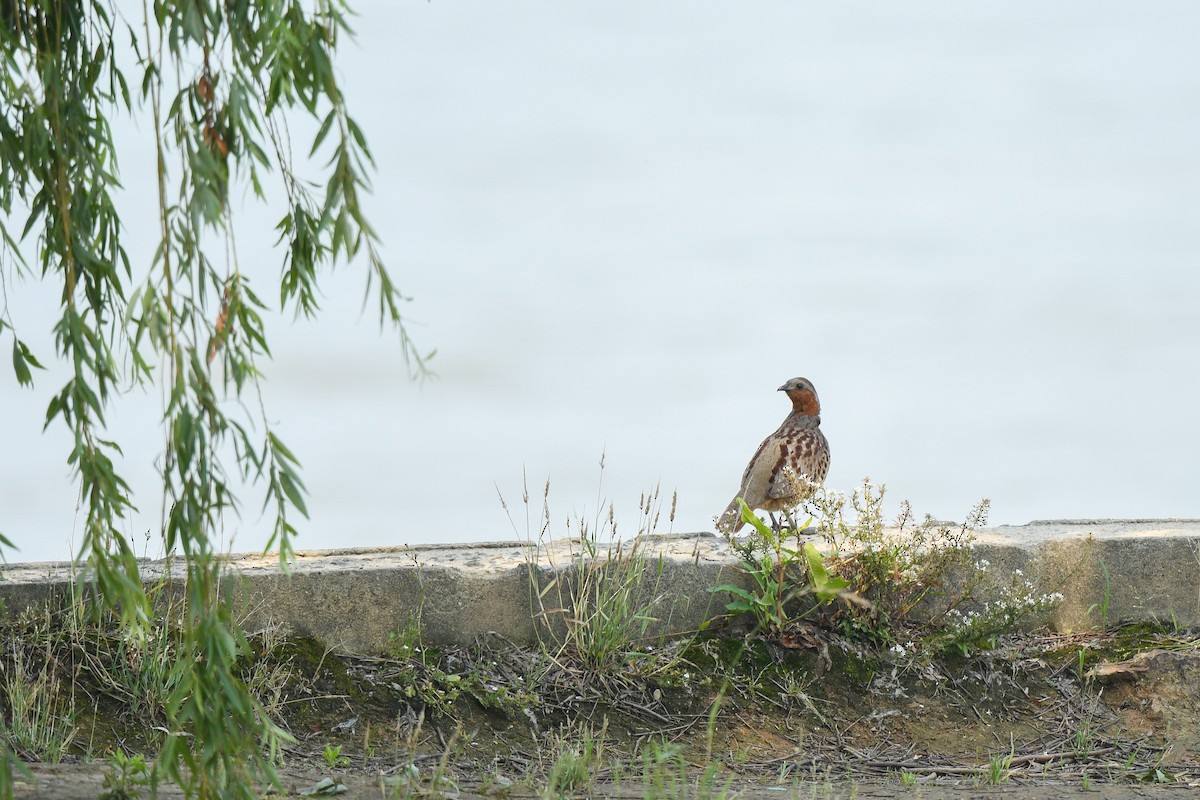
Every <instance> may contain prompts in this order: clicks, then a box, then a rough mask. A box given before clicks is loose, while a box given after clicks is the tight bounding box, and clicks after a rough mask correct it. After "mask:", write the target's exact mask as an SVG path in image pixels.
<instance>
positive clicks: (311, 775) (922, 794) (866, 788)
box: [15, 764, 1200, 800]
mask: <svg viewBox="0 0 1200 800" xmlns="http://www.w3.org/2000/svg"><path fill="white" fill-rule="evenodd" d="M32 772H33V774H34V777H35V780H34V781H32V782H30V781H28V780H26V779H20V780H18V781H17V784H16V792H15V796H16V797H18V798H29V799H30V800H55V799H57V800H95V798H97V797H98V796H99V795H100V794H101V792H102V791H104V789H103V778H102V776H103V772H104V768H103V766H102V765H96V764H54V765H50V764H36V765H32ZM323 777H328V776H327V775H323V774H322V773H321V772H320V771H319V770H285V771H284V773H283V774H282V775H281V778H282V784H283V789H284V793H283V795H282V796H290V797H297V796H300V795H299V792H300V791H301V790H302V789H304V788H306V787H309V786H312V785H313V784H315V783H316V782H317V781H319V780H321V779H322V778H323ZM337 780H338V782H339V783H341V784H343V785H344V786H345V787H346V791H345V792H344V793H341V794H338V795H336V796H337V797H342V798H346V800H366V799H367V798H393V797H397V796H400V795H397V793H396V789H395V787H393V786H388V785H387V784H385V783H383V782H382V780H381V777H380V776H369V775H361V774H341V775H338V777H337ZM722 786H723V787H725V788H726V794H727V796H729V797H741V798H745V800H756V799H757V798H781V797H782V798H788V800H792V799H793V798H794V799H795V800H807V798H814V800H816V799H819V800H853V798H913V800H918V799H919V800H976V798H978V799H979V800H987V799H988V798H995V797H1020V798H1026V799H1027V800H1054V799H1055V798H1062V797H1071V796H1077V797H1080V798H1087V797H1104V798H1113V800H1135V798H1151V799H1154V798H1161V800H1169V799H1170V798H1183V797H1195V796H1196V795H1197V793H1200V786H1197V785H1196V784H1184V783H1176V784H1167V785H1146V784H1093V785H1092V787H1091V788H1090V789H1086V790H1085V789H1084V788H1082V787H1081V786H1080V785H1078V784H1076V785H1070V784H1065V783H1058V782H1055V783H1049V784H1046V783H1036V782H1032V783H1026V782H1023V781H1019V782H1010V783H1007V784H1005V785H1001V786H975V785H972V784H971V783H970V782H962V781H959V782H945V783H938V782H935V781H925V782H921V783H918V784H917V785H914V786H903V785H901V783H900V781H899V780H889V781H881V780H845V779H843V780H835V781H821V782H810V781H796V782H791V783H786V784H785V783H770V782H759V781H751V780H733V781H731V782H729V783H728V784H725V783H723V784H722ZM695 790H696V787H694V786H693V787H689V788H688V789H687V790H686V791H684V792H681V793H680V794H679V795H676V796H681V797H695V796H697V795H696V794H695V793H694V792H695ZM267 796H272V795H267ZM446 796H447V797H457V798H459V799H460V800H475V799H476V798H479V799H480V800H482V799H483V798H496V797H499V796H503V797H509V798H541V797H542V796H543V795H542V793H541V792H537V791H529V790H528V789H525V788H521V787H514V788H513V789H512V790H511V791H509V792H507V793H505V794H503V795H498V794H496V793H491V794H485V793H483V792H482V791H481V789H480V787H479V786H478V785H470V784H464V785H463V786H460V787H459V788H458V789H457V790H455V791H453V792H452V793H451V794H448V795H446ZM574 796H589V797H598V798H613V800H617V799H618V798H629V800H641V798H645V797H652V796H656V795H655V793H654V788H653V787H650V786H647V785H644V784H638V783H629V782H624V783H622V784H621V785H619V786H614V785H613V784H611V783H598V784H596V785H594V786H592V787H591V788H590V789H589V790H588V791H587V792H586V794H583V795H574ZM159 797H163V798H181V797H183V793H182V792H180V791H179V790H178V789H177V788H175V787H174V786H165V787H161V788H160V790H159Z"/></svg>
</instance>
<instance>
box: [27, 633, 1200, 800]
mask: <svg viewBox="0 0 1200 800" xmlns="http://www.w3.org/2000/svg"><path fill="white" fill-rule="evenodd" d="M734 642H735V640H732V639H728V638H720V637H714V638H712V639H711V640H708V641H705V642H701V643H699V644H697V643H695V642H692V643H691V644H689V645H688V646H687V648H686V649H682V646H681V649H680V650H679V651H678V652H675V653H672V654H670V655H669V657H668V658H666V659H665V660H664V659H663V658H662V656H663V654H662V653H660V652H656V653H655V654H654V656H655V658H656V659H658V660H656V661H654V664H656V665H658V666H655V667H654V668H653V669H650V670H647V669H642V670H641V671H636V670H635V671H633V672H631V673H629V674H625V673H620V672H619V671H614V672H610V673H607V674H606V675H605V676H603V677H598V675H597V673H595V672H594V671H588V670H586V669H583V668H580V667H578V666H577V665H576V666H573V665H571V664H569V663H567V662H565V661H559V660H554V659H550V660H549V661H547V660H546V657H545V654H541V653H538V652H534V651H523V650H520V649H514V648H501V649H476V650H472V651H470V652H468V651H447V652H442V653H439V654H437V655H436V657H435V656H433V655H430V654H424V655H422V657H421V658H413V657H411V656H408V657H401V656H398V655H396V654H392V655H389V656H375V657H364V656H360V655H352V654H341V653H334V652H330V651H327V650H323V649H320V648H314V647H313V646H311V643H305V642H303V641H297V642H293V643H291V644H290V645H288V646H287V647H284V648H281V649H279V650H278V653H279V656H278V657H280V658H282V659H284V662H281V663H286V664H287V666H288V668H289V670H290V674H291V676H292V678H291V680H290V681H289V682H288V683H287V684H286V685H284V686H282V687H281V688H280V694H279V695H278V698H277V700H278V707H277V708H278V711H279V713H280V719H281V721H282V723H283V724H284V725H285V727H286V728H287V729H288V730H289V731H290V732H291V734H292V735H293V736H294V737H295V739H296V742H295V743H294V745H292V746H290V747H289V748H288V750H287V752H286V756H285V760H284V765H283V768H282V769H281V775H280V776H281V783H282V793H281V795H282V796H298V795H299V793H300V792H301V791H302V790H303V789H305V788H307V787H311V786H313V785H314V784H316V783H317V782H318V781H319V780H321V779H323V778H329V779H331V783H332V785H333V786H334V787H336V786H337V784H342V785H344V786H345V791H344V792H342V793H340V794H338V795H336V796H340V797H346V798H368V797H370V798H375V797H378V798H385V797H430V798H475V797H488V798H526V797H539V798H540V797H545V796H548V795H549V796H562V797H609V798H630V799H631V800H633V799H634V798H689V799H690V798H697V800H700V799H701V798H705V799H707V798H718V797H721V796H727V797H728V796H739V797H744V798H760V797H762V798H768V797H770V798H779V797H786V798H789V799H790V798H866V797H914V798H928V799H929V800H941V799H942V798H947V799H949V798H955V800H963V799H964V798H990V797H1007V796H1019V797H1023V798H1051V797H1055V798H1058V797H1064V796H1073V795H1080V796H1102V797H1112V798H1142V797H1146V798H1167V797H1186V796H1193V795H1197V794H1200V643H1198V641H1197V639H1196V637H1193V636H1185V635H1180V634H1177V633H1176V634H1171V635H1166V634H1163V633H1161V632H1160V633H1153V632H1144V631H1132V632H1130V631H1125V632H1117V633H1111V634H1094V635H1087V636H1062V635H1053V634H1039V635H1025V636H1022V637H1013V638H1012V639H1011V640H1010V641H1008V642H1006V643H1005V644H1004V645H1003V646H1002V647H1001V648H999V649H997V650H996V651H994V652H991V653H988V654H985V655H981V656H978V657H973V658H970V659H961V660H958V661H951V662H950V663H946V662H945V661H932V662H931V661H922V660H912V659H904V658H891V657H880V655H879V654H873V655H871V654H863V653H861V652H855V651H854V650H853V649H852V648H847V647H845V646H843V645H842V644H839V643H838V642H835V641H822V640H819V639H814V640H812V641H808V642H806V643H804V645H805V646H802V647H796V646H793V647H782V646H780V645H779V644H778V643H768V642H754V643H752V644H751V646H750V647H748V648H746V647H743V646H741V645H740V644H739V645H738V646H737V647H736V648H735V647H734ZM664 663H665V664H668V665H669V667H663V666H661V665H662V664H664ZM534 676H536V691H533V688H534V687H533V683H534ZM136 722H137V721H135V720H128V719H125V720H120V719H118V720H117V721H112V720H108V721H105V722H104V724H103V725H101V724H99V723H98V724H97V725H96V726H95V727H96V729H97V730H99V729H101V728H105V727H106V726H107V728H106V730H107V731H108V732H107V733H106V734H105V735H106V736H109V737H111V738H110V739H109V740H107V741H110V742H111V743H112V745H104V744H101V743H100V742H99V741H98V740H97V741H93V742H90V743H88V742H83V743H81V745H85V746H87V747H88V750H89V752H92V753H96V752H105V748H106V747H108V746H116V745H119V746H120V747H121V748H122V749H123V750H124V751H125V752H146V751H147V748H148V746H149V744H148V741H147V740H144V739H141V738H139V732H138V731H137V730H136V729H137V727H138V726H137V724H136ZM122 726H123V727H122ZM141 727H142V728H143V729H144V728H146V727H147V726H145V724H144V723H143V724H142V725H141ZM585 742H586V743H588V745H587V746H588V747H591V746H594V747H596V748H598V749H602V750H603V755H602V756H601V755H600V754H599V753H593V754H592V757H590V760H588V757H586V753H588V752H590V751H587V750H585V745H584V743H585ZM331 747H336V748H339V750H338V753H339V754H340V757H339V759H338V763H337V765H336V766H331V765H330V759H329V757H328V751H329V748H331ZM564 756H572V757H573V758H574V759H575V762H576V763H577V764H578V765H580V766H578V771H579V774H578V775H577V776H576V777H575V778H574V779H573V780H572V781H571V782H570V783H569V784H567V785H566V787H565V788H560V789H558V790H554V791H549V792H548V791H547V782H548V780H549V777H548V776H549V775H550V774H551V773H552V772H553V771H554V769H555V768H556V766H557V765H560V764H561V763H563V759H564ZM72 758H73V759H74V760H68V763H60V764H55V765H50V764H33V765H30V769H31V771H32V772H33V775H34V780H32V781H31V780H29V779H28V778H25V777H23V776H16V777H17V784H16V791H15V795H16V796H17V797H20V798H64V800H77V799H81V798H96V797H99V796H100V795H101V794H102V793H103V792H104V790H105V789H104V785H103V781H104V775H105V772H106V770H107V769H109V766H108V764H107V762H106V761H105V760H104V758H103V757H99V758H97V760H95V761H93V762H91V763H86V762H84V761H82V760H81V759H80V758H79V757H78V756H75V757H72ZM654 758H658V759H660V761H661V763H657V762H655V763H654V764H652V762H653V761H654ZM655 764H657V766H656V765H655ZM614 765H615V766H614ZM709 765H713V766H712V769H711V771H710V772H709V773H708V775H707V780H706V779H705V768H706V766H709ZM138 791H142V790H140V789H137V790H135V791H134V793H133V794H131V796H139V795H138V794H137V792H138ZM140 796H149V795H148V793H146V792H144V791H143V793H142V794H141V795H140ZM159 796H162V797H168V798H169V797H180V796H182V794H181V793H180V792H179V791H178V790H177V789H175V788H174V787H160V790H159ZM327 796H328V795H327Z"/></svg>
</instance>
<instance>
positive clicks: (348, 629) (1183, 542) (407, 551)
mask: <svg viewBox="0 0 1200 800" xmlns="http://www.w3.org/2000/svg"><path fill="white" fill-rule="evenodd" d="M976 541H977V544H976V553H977V555H978V557H979V558H986V559H987V560H988V561H989V562H990V563H991V567H990V569H992V570H994V571H996V572H997V573H999V574H1003V575H1007V574H1011V572H1012V571H1013V570H1014V569H1020V570H1022V572H1023V573H1024V574H1025V575H1027V576H1029V578H1030V579H1031V580H1032V581H1033V582H1034V585H1035V587H1036V589H1037V591H1039V592H1053V591H1058V592H1061V593H1062V594H1063V595H1064V597H1065V598H1066V599H1065V601H1064V602H1063V604H1062V605H1061V606H1060V607H1059V608H1058V610H1057V611H1056V613H1055V615H1054V618H1053V619H1052V621H1051V622H1052V624H1053V625H1054V626H1055V627H1057V628H1059V629H1062V630H1083V629H1087V628H1092V627H1097V626H1100V625H1103V624H1105V623H1108V624H1112V623H1114V622H1117V621H1127V620H1137V621H1155V622H1164V623H1168V624H1170V623H1174V624H1177V625H1179V626H1181V627H1190V626H1197V625H1200V521H1197V520H1131V521H1116V520H1080V521H1060V522H1034V523H1030V524H1028V525H1021V526H1003V527H996V528H988V529H983V530H980V531H977V532H976ZM638 546H639V548H640V553H641V554H643V555H646V556H648V557H649V561H648V562H647V566H646V569H645V573H644V576H643V579H642V580H641V582H640V590H639V591H640V597H641V599H643V600H646V601H650V602H652V603H653V608H654V611H653V616H654V617H655V619H656V622H655V623H654V624H653V625H651V626H650V629H649V631H648V633H650V634H651V635H654V634H657V633H669V632H673V631H686V630H694V629H695V628H696V627H697V626H698V625H700V624H701V623H702V622H703V621H704V620H706V619H708V618H710V617H713V616H716V615H718V614H720V613H721V612H722V611H723V606H724V602H725V601H724V599H723V598H722V597H721V596H718V595H714V594H712V593H710V592H709V591H708V590H709V588H710V587H712V586H716V585H718V584H721V583H739V584H741V585H747V586H748V583H747V581H748V578H747V577H746V576H745V575H743V574H741V573H740V572H739V570H738V568H737V558H736V556H735V555H734V554H733V552H732V551H731V549H730V547H729V545H728V543H727V542H725V540H724V539H722V538H720V537H717V536H714V535H712V534H708V533H696V534H672V535H665V536H653V537H648V538H647V539H645V540H643V541H642V542H641V543H640V544H639V545H638ZM627 550H628V545H627V546H626V552H627ZM597 555H598V558H596V559H591V558H588V557H585V556H583V555H581V548H580V543H579V542H578V541H575V540H556V541H554V542H551V543H550V544H548V545H544V546H534V545H529V544H522V543H518V542H511V543H488V544H474V545H429V546H422V547H397V548H382V549H358V550H325V551H301V552H298V553H297V554H296V558H295V560H294V562H293V563H292V564H291V566H290V574H285V573H284V572H283V570H281V568H280V565H279V562H278V560H277V558H275V557H273V556H269V555H267V556H262V555H234V556H231V557H229V559H228V563H229V567H230V576H231V577H230V579H229V580H228V582H227V584H226V585H227V587H228V589H229V590H230V591H231V592H233V593H234V596H235V597H236V598H237V600H238V602H239V604H240V607H241V609H242V613H243V614H244V615H245V617H246V619H247V623H248V624H249V625H250V626H252V627H253V626H257V625H263V624H268V623H272V622H274V623H282V624H284V625H286V626H288V627H289V628H291V629H294V630H296V631H298V632H302V633H307V634H312V635H314V636H316V637H318V638H320V639H322V640H323V641H325V642H327V643H328V644H329V645H330V646H332V647H337V648H344V649H347V650H352V651H360V652H370V651H377V650H381V649H383V648H385V647H386V646H387V644H388V637H389V635H391V634H393V633H394V632H396V631H397V630H398V629H400V628H403V627H404V625H405V624H406V623H407V622H408V620H409V619H411V618H412V617H413V616H414V615H416V616H418V617H419V618H420V621H421V624H422V630H423V635H424V637H425V639H426V641H427V642H430V643H456V644H465V643H470V642H473V641H475V640H477V639H478V638H479V637H483V636H488V635H493V634H494V635H497V636H501V637H504V638H507V639H509V640H512V641H514V642H519V643H530V642H532V641H534V639H535V637H536V636H537V635H538V630H539V627H545V626H547V625H549V626H550V629H551V630H552V629H553V628H554V626H555V625H561V624H562V620H563V617H564V616H565V615H564V613H563V610H564V609H568V607H569V606H570V597H571V596H572V594H573V592H572V590H571V587H572V586H574V585H576V583H577V582H578V581H580V580H588V579H589V578H594V577H596V574H597V571H598V570H603V569H619V568H620V566H619V565H618V566H614V564H615V563H616V562H617V560H616V559H613V558H612V555H613V553H612V552H611V549H606V548H605V547H604V546H602V547H601V552H600V553H598V554H597ZM623 563H624V564H626V566H627V567H628V565H629V564H630V563H633V562H630V561H628V560H626V561H624V562H623ZM606 565H608V566H606ZM142 569H143V575H144V577H145V578H146V580H147V581H153V580H157V579H160V578H162V577H163V576H164V574H165V572H166V569H167V567H166V565H164V563H163V562H149V561H148V562H143V565H142ZM171 572H172V574H173V577H174V579H176V580H178V579H179V577H180V574H181V570H180V569H179V566H178V565H176V566H175V567H174V568H173V569H172V570H171ZM71 578H72V567H71V565H70V564H62V563H40V564H12V565H7V566H5V567H4V568H3V573H2V576H0V599H3V601H4V603H5V605H6V607H7V610H8V612H9V613H19V612H20V611H21V610H22V609H25V608H28V607H31V606H35V605H38V604H40V603H43V602H45V601H46V600H47V599H48V598H50V597H52V596H55V595H57V596H60V597H63V596H67V597H69V596H72V594H71V591H72V590H71ZM566 615H569V611H568V612H567V614H566ZM1104 615H1106V618H1104Z"/></svg>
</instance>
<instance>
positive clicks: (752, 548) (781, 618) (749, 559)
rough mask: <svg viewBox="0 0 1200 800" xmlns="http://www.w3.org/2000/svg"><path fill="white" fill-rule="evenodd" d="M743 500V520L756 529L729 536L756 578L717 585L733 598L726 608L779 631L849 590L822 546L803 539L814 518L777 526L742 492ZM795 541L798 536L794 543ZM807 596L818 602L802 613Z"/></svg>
mask: <svg viewBox="0 0 1200 800" xmlns="http://www.w3.org/2000/svg"><path fill="white" fill-rule="evenodd" d="M738 505H739V506H740V507H741V511H742V519H743V520H744V521H745V522H747V523H749V524H750V526H751V527H752V528H753V532H752V533H751V535H750V536H749V537H747V538H746V539H745V540H743V541H740V542H739V541H737V540H734V539H731V540H730V541H731V543H732V544H733V545H734V549H735V550H736V551H737V552H738V555H739V556H740V557H741V559H742V565H741V566H742V569H743V570H744V571H745V572H746V574H748V575H749V576H750V577H751V578H752V579H753V580H754V588H753V589H752V590H746V589H744V588H742V587H741V586H737V585H734V584H730V583H726V584H721V585H720V586H716V587H713V588H712V589H711V590H710V591H713V592H724V593H727V594H729V595H730V596H731V597H732V599H731V600H730V601H729V602H728V603H726V604H725V608H726V610H727V611H729V612H731V613H734V614H749V615H750V616H751V617H752V618H753V619H754V621H755V627H756V628H757V629H758V630H764V631H768V632H771V633H778V632H780V631H782V630H783V629H784V628H785V627H787V625H788V623H790V622H792V621H794V620H796V619H799V618H801V617H803V616H806V615H807V614H808V613H811V612H812V611H813V610H815V609H816V608H817V607H818V606H821V605H826V604H828V603H832V602H833V601H834V600H836V599H838V598H839V597H843V596H844V595H845V594H846V589H847V587H848V586H849V585H850V582H849V581H848V580H846V579H845V578H841V577H838V576H836V575H831V574H830V573H829V570H828V569H827V568H826V567H825V560H824V556H822V555H821V551H819V550H818V549H817V548H816V547H815V546H814V545H813V543H812V542H809V541H805V540H804V539H805V537H806V536H807V535H808V533H809V532H810V531H809V528H810V527H811V525H812V518H811V517H810V518H809V519H808V520H807V521H806V522H804V523H803V524H802V525H796V524H794V523H793V524H792V526H791V527H790V528H788V527H783V528H779V529H776V528H772V527H771V526H769V525H767V524H766V523H765V522H763V521H762V520H761V519H759V517H758V515H756V514H755V513H754V511H753V510H752V509H751V508H750V507H749V506H747V505H746V502H745V501H744V500H742V499H741V498H740V497H739V498H738ZM789 518H790V515H789ZM790 540H795V545H794V546H793V544H792V542H791V541H790ZM803 596H811V597H813V598H816V601H817V602H816V604H815V605H809V606H808V607H807V608H806V609H804V610H803V611H802V612H801V611H798V609H796V607H795V602H794V601H796V600H798V599H799V598H800V597H803Z"/></svg>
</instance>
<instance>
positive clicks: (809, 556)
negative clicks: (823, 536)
mask: <svg viewBox="0 0 1200 800" xmlns="http://www.w3.org/2000/svg"><path fill="white" fill-rule="evenodd" d="M804 557H805V559H806V560H807V561H808V575H809V578H810V579H811V580H812V587H813V594H815V595H816V596H817V599H818V600H820V601H821V602H822V603H828V602H830V601H832V600H833V599H834V598H836V597H837V596H838V595H840V594H841V593H842V590H843V589H845V588H846V587H847V586H849V585H850V581H848V580H846V579H845V578H841V577H838V576H831V575H830V574H829V570H827V569H826V568H825V560H824V558H823V557H822V556H821V551H820V550H818V549H817V548H816V546H815V545H813V543H812V542H805V543H804Z"/></svg>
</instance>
